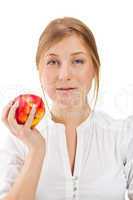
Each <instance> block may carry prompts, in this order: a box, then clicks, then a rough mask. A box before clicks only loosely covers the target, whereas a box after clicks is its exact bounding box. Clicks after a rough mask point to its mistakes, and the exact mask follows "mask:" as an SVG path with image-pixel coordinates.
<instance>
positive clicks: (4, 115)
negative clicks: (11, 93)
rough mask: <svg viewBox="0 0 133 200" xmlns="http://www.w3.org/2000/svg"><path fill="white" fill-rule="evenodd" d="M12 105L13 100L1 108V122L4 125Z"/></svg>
mask: <svg viewBox="0 0 133 200" xmlns="http://www.w3.org/2000/svg"><path fill="white" fill-rule="evenodd" d="M13 103H14V100H11V101H9V103H8V104H7V105H6V106H5V107H4V108H3V111H2V118H1V120H2V121H3V122H4V123H6V121H7V118H8V113H9V110H10V108H11V106H12V105H13Z"/></svg>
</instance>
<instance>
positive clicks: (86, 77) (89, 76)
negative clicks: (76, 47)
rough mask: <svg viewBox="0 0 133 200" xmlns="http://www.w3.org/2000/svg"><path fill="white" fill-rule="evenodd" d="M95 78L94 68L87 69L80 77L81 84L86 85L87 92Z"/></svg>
mask: <svg viewBox="0 0 133 200" xmlns="http://www.w3.org/2000/svg"><path fill="white" fill-rule="evenodd" d="M93 78H94V71H93V69H86V70H85V71H84V73H83V74H82V76H81V77H80V82H81V85H82V86H83V87H84V89H85V90H87V92H88V90H89V89H90V88H91V85H92V80H93Z"/></svg>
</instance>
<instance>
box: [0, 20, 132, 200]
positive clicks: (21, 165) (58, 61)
mask: <svg viewBox="0 0 133 200" xmlns="http://www.w3.org/2000/svg"><path fill="white" fill-rule="evenodd" d="M36 64H37V70H38V72H39V79H40V83H41V87H42V90H43V92H44V93H45V92H46V93H47V94H48V96H49V97H50V99H51V100H52V108H51V110H50V118H48V120H45V119H44V120H42V121H41V122H40V124H39V126H38V127H40V129H41V131H39V130H38V129H37V128H34V129H30V125H31V122H32V120H33V118H34V113H35V109H34V108H33V109H32V111H31V114H30V115H29V118H28V120H27V122H26V124H25V125H24V126H23V127H22V126H21V127H20V126H19V125H18V124H17V122H16V121H15V119H14V113H15V110H16V108H17V104H14V105H12V101H11V103H9V105H7V106H6V107H5V108H4V109H3V114H2V120H3V122H4V123H5V124H6V126H7V127H8V128H9V130H10V131H11V133H12V134H11V135H12V136H10V138H9V141H7V149H6V147H5V150H3V152H2V151H1V154H2V153H3V155H5V157H4V159H3V160H1V163H5V164H3V166H4V167H3V170H2V175H1V177H0V180H1V181H0V197H1V198H3V199H4V200H7V199H10V200H12V199H13V200H20V199H21V200H33V199H34V200H35V199H36V200H51V199H53V200H68V199H78V200H88V199H91V200H107V199H108V200H123V199H124V197H125V192H126V189H128V196H129V198H130V199H132V198H133V197H132V196H133V186H132V185H133V178H132V176H133V167H132V139H133V125H132V124H133V123H132V122H133V121H132V120H133V119H132V116H130V117H129V118H127V119H126V120H122V119H119V120H115V119H113V118H111V117H110V116H109V115H107V114H105V113H104V112H101V111H94V109H91V107H90V105H89V103H88V101H87V95H88V94H89V92H90V89H91V87H92V81H93V80H94V81H95V93H96V98H97V96H98V89H99V70H100V59H99V56H98V52H97V47H96V43H95V38H94V36H93V34H92V32H91V30H90V29H89V28H88V27H87V26H86V25H85V24H84V23H83V22H81V21H80V20H78V19H76V18H72V17H64V18H58V19H55V20H53V21H51V22H50V23H49V24H48V25H47V27H46V28H45V30H44V31H43V33H42V35H41V36H40V40H39V44H38V49H37V55H36ZM6 158H7V159H6ZM6 160H8V162H6ZM3 174H4V175H3Z"/></svg>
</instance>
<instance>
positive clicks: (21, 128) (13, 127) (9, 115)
mask: <svg viewBox="0 0 133 200" xmlns="http://www.w3.org/2000/svg"><path fill="white" fill-rule="evenodd" d="M17 107H18V102H15V103H14V101H10V102H9V103H8V104H7V105H6V106H5V107H4V109H3V112H2V121H3V122H4V124H5V125H6V126H7V127H8V129H9V130H10V131H11V133H12V134H14V135H15V136H16V137H17V138H19V139H20V140H21V141H22V142H23V143H24V144H26V145H27V147H28V149H29V150H30V151H38V150H39V151H40V150H41V151H42V150H45V139H44V138H43V137H42V135H41V134H40V132H39V131H38V130H37V129H36V128H32V129H31V128H30V127H31V124H32V120H33V119H34V115H35V112H36V108H35V107H34V106H32V109H31V112H30V114H29V117H28V119H27V121H26V122H25V124H24V125H20V124H18V123H17V121H16V119H15V112H16V109H17Z"/></svg>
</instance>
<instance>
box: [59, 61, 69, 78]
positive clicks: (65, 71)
mask: <svg viewBox="0 0 133 200" xmlns="http://www.w3.org/2000/svg"><path fill="white" fill-rule="evenodd" d="M59 79H63V80H64V79H71V69H70V66H69V65H68V63H63V64H62V65H61V67H60V69H59Z"/></svg>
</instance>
